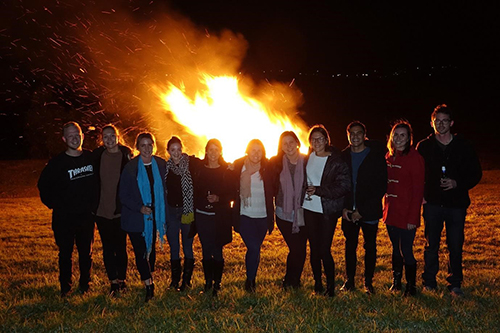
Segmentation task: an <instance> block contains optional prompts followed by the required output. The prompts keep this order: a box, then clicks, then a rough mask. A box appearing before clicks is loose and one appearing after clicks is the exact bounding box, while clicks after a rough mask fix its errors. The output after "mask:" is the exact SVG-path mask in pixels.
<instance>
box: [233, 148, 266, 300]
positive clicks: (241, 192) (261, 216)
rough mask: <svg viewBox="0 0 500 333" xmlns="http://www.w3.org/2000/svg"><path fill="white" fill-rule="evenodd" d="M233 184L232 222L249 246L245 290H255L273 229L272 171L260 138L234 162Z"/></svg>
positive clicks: (246, 259)
mask: <svg viewBox="0 0 500 333" xmlns="http://www.w3.org/2000/svg"><path fill="white" fill-rule="evenodd" d="M231 184H232V185H233V186H234V194H233V197H234V199H235V204H234V209H233V212H234V213H233V224H234V227H235V230H236V231H237V232H239V233H240V235H241V238H242V239H243V242H244V243H245V245H246V247H247V253H246V255H245V266H246V276H247V279H246V281H245V290H246V291H248V292H255V286H256V284H255V277H256V276H257V269H258V268H259V262H260V247H261V246H262V243H263V242H264V238H265V237H266V233H267V232H269V233H271V231H272V230H273V228H274V207H273V193H274V192H273V184H272V170H271V169H270V168H269V165H268V161H267V159H266V150H265V148H264V145H263V144H262V142H261V141H260V140H257V139H253V140H251V141H250V143H249V144H248V146H247V149H246V156H245V157H242V158H240V159H238V160H236V161H235V162H234V171H233V173H232V180H231Z"/></svg>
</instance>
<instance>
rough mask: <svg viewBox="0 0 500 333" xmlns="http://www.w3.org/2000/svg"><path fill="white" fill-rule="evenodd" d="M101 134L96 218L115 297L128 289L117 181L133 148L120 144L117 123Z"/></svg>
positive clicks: (96, 162) (97, 152)
mask: <svg viewBox="0 0 500 333" xmlns="http://www.w3.org/2000/svg"><path fill="white" fill-rule="evenodd" d="M101 133H102V143H103V146H101V147H99V148H97V149H95V150H94V151H93V155H94V169H95V170H94V172H95V174H96V176H97V177H96V180H97V181H98V184H99V186H98V188H97V191H96V201H97V211H96V212H95V219H96V223H97V228H98V230H99V234H100V236H101V241H102V250H103V254H102V256H103V260H104V267H105V268H106V273H107V275H108V279H109V281H110V283H111V288H110V291H109V294H110V295H111V296H115V295H116V293H117V292H118V291H123V290H125V288H126V283H125V279H126V278H127V265H128V255H127V233H126V232H125V231H123V230H122V228H121V218H120V216H121V209H122V204H121V202H120V197H119V195H118V184H119V182H120V175H121V173H122V171H123V169H124V168H125V165H126V164H127V163H128V162H129V161H130V156H131V154H132V151H131V150H130V148H129V147H127V146H124V145H122V144H120V134H119V132H118V129H117V128H116V127H115V126H113V125H106V126H104V127H103V128H102V132H101Z"/></svg>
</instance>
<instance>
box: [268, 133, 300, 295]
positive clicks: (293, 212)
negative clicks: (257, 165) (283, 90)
mask: <svg viewBox="0 0 500 333" xmlns="http://www.w3.org/2000/svg"><path fill="white" fill-rule="evenodd" d="M299 148H300V140H299V138H298V137H297V135H296V134H295V133H294V132H291V131H285V132H283V133H282V134H281V136H280V140H279V144H278V154H277V155H276V156H274V157H273V158H271V160H270V161H269V163H270V164H271V165H272V167H273V170H274V174H273V176H274V186H275V204H276V225H277V226H278V228H279V230H280V232H281V234H282V235H283V238H284V239H285V242H286V244H287V245H288V250H289V252H288V256H287V258H286V274H285V278H284V279H283V288H285V289H287V288H290V287H291V288H299V287H300V277H301V275H302V270H303V268H304V262H305V260H306V245H307V233H306V230H305V224H304V211H303V209H302V203H303V202H304V184H305V181H304V178H305V177H304V175H305V165H306V164H305V163H306V156H304V155H303V154H301V153H300V151H299Z"/></svg>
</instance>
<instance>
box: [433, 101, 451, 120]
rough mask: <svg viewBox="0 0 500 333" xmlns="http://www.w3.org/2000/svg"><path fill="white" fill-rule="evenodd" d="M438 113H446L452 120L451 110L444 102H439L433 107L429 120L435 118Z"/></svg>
mask: <svg viewBox="0 0 500 333" xmlns="http://www.w3.org/2000/svg"><path fill="white" fill-rule="evenodd" d="M438 113H442V114H447V115H448V116H449V117H450V120H453V111H452V110H451V109H450V108H449V107H448V105H446V104H439V105H438V106H436V107H435V108H434V111H433V112H432V114H431V120H434V119H436V117H437V114H438Z"/></svg>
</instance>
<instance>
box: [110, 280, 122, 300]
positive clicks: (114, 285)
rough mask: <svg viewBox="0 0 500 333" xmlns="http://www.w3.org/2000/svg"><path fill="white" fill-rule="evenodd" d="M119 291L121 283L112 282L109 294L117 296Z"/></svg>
mask: <svg viewBox="0 0 500 333" xmlns="http://www.w3.org/2000/svg"><path fill="white" fill-rule="evenodd" d="M118 291H120V285H119V284H118V283H111V288H110V289H109V296H111V297H117V296H118Z"/></svg>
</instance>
